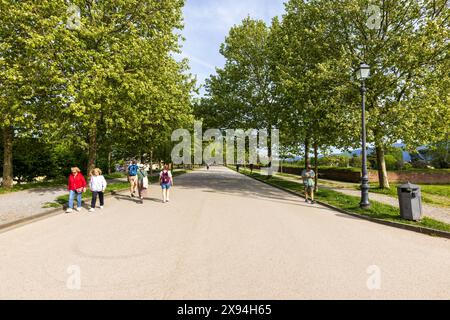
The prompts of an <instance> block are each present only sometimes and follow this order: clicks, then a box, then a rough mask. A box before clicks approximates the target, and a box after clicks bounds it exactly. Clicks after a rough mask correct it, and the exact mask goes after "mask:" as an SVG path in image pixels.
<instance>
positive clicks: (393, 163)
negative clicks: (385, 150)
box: [384, 154, 397, 171]
mask: <svg viewBox="0 0 450 320" xmlns="http://www.w3.org/2000/svg"><path fill="white" fill-rule="evenodd" d="M384 161H385V162H386V169H387V170H390V171H393V170H397V159H396V158H395V157H394V156H393V155H391V154H388V155H385V156H384Z"/></svg>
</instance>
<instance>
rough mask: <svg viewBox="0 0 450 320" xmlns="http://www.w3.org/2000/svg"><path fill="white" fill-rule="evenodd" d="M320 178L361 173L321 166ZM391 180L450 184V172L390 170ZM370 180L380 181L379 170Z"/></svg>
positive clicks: (291, 170) (295, 170)
mask: <svg viewBox="0 0 450 320" xmlns="http://www.w3.org/2000/svg"><path fill="white" fill-rule="evenodd" d="M254 168H255V169H259V166H255V167H254ZM280 171H282V172H283V173H288V174H296V175H301V174H302V171H303V168H299V167H283V168H280ZM319 178H321V179H328V180H335V181H343V182H354V183H359V182H361V173H360V172H357V171H353V170H351V169H349V170H346V169H345V168H338V169H333V168H322V169H320V168H319ZM388 179H389V182H391V183H394V184H397V183H406V182H411V183H417V184H450V172H446V171H437V172H420V171H389V172H388ZM369 181H370V182H374V183H378V182H379V180H378V172H377V171H376V170H370V171H369Z"/></svg>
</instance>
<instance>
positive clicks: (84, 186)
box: [81, 175, 86, 192]
mask: <svg viewBox="0 0 450 320" xmlns="http://www.w3.org/2000/svg"><path fill="white" fill-rule="evenodd" d="M81 184H82V186H83V192H86V179H85V178H84V176H83V175H82V176H81Z"/></svg>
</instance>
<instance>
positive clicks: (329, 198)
mask: <svg viewBox="0 0 450 320" xmlns="http://www.w3.org/2000/svg"><path fill="white" fill-rule="evenodd" d="M231 169H233V168H231ZM240 172H241V173H243V174H245V175H247V176H250V177H252V178H255V179H257V180H260V181H263V182H265V183H268V184H270V185H273V186H277V187H281V188H284V189H287V190H290V191H293V192H295V193H298V194H300V195H301V194H303V185H302V184H301V183H297V182H294V181H288V180H284V179H281V178H277V177H272V178H270V179H269V178H268V177H267V176H263V175H261V174H259V173H256V172H253V174H251V173H250V172H249V171H247V170H240ZM316 199H317V200H319V201H322V202H324V203H327V204H329V205H332V206H334V207H337V208H339V209H342V210H345V211H348V212H351V213H355V214H358V215H362V216H367V217H371V218H375V219H380V220H387V221H393V222H398V223H403V224H409V225H415V226H418V227H425V228H431V229H435V230H441V231H447V232H450V224H446V223H443V222H440V221H437V220H434V219H431V218H427V217H425V218H423V219H422V220H421V221H417V222H414V221H408V220H404V219H402V218H401V217H400V211H399V209H398V208H396V207H393V206H390V205H387V204H383V203H379V202H376V201H371V205H372V206H371V208H369V209H367V210H362V209H361V208H360V207H359V201H360V199H359V197H353V196H348V195H344V194H342V193H339V192H336V191H333V190H328V189H321V190H320V191H319V192H318V193H317V194H316Z"/></svg>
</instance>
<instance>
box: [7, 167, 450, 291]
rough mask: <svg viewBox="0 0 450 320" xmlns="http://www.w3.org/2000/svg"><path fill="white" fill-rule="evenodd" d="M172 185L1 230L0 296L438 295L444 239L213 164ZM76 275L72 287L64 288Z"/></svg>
mask: <svg viewBox="0 0 450 320" xmlns="http://www.w3.org/2000/svg"><path fill="white" fill-rule="evenodd" d="M175 183H176V187H175V188H174V189H173V194H172V197H171V198H172V199H171V200H172V202H170V203H168V204H163V203H161V201H160V200H159V199H160V190H159V188H158V187H157V186H155V185H152V187H151V189H150V195H151V197H150V199H147V201H146V202H145V203H144V204H139V203H136V202H134V201H133V200H132V199H130V198H127V197H124V196H117V197H116V198H114V199H109V200H108V202H107V207H106V208H105V210H103V211H101V212H100V211H97V212H96V213H94V214H88V213H86V212H83V213H73V214H68V215H58V216H55V217H52V218H49V219H46V220H42V221H38V222H36V223H33V224H29V225H26V226H24V227H21V228H17V229H14V230H11V231H8V232H5V233H1V234H0V298H31V299H36V298H44V299H45V298H62V299H81V298H88V299H102V298H104V299H117V298H124V299H135V298H138V299H314V298H323V299H338V298H339V299H345V298H354V299H383V298H387V299H418V298H424V299H431V298H437V299H450V241H449V240H446V239H441V238H433V237H429V236H426V235H422V234H417V233H414V232H409V231H405V230H400V229H396V228H391V227H387V226H383V225H379V224H375V223H371V222H368V221H365V220H361V219H357V218H353V217H349V216H346V215H343V214H341V213H337V212H334V211H332V210H329V209H326V208H324V207H321V206H319V205H315V206H310V205H307V204H305V203H304V202H303V201H302V200H301V199H300V198H298V197H295V196H293V195H290V194H288V193H285V192H283V191H281V190H278V189H275V188H272V187H270V186H267V185H265V184H263V183H261V182H258V181H255V180H252V179H250V178H248V177H245V176H242V175H239V174H237V173H235V172H233V171H231V170H228V169H225V168H219V167H213V168H212V169H211V170H210V171H209V172H206V171H195V172H193V173H190V174H187V175H184V176H181V177H179V178H177V179H176V180H175ZM370 266H376V267H375V268H374V269H371V268H370ZM78 268H79V269H78ZM368 270H369V271H372V272H374V271H375V274H373V275H372V278H371V279H372V280H374V279H375V277H376V276H377V272H378V271H380V273H379V275H380V278H379V279H380V285H381V289H380V290H369V289H368V287H367V281H368V279H369V277H370V275H369V274H368V273H367V271H368ZM78 271H80V275H81V277H80V279H81V287H80V289H79V290H71V289H68V287H67V284H69V287H71V286H70V285H72V286H75V287H76V284H77V282H76V281H74V279H75V280H76V275H77V272H78ZM68 272H69V273H68ZM375 280H376V279H375ZM369 282H370V281H369ZM371 283H373V284H375V285H376V283H377V281H375V282H371ZM71 288H73V287H71Z"/></svg>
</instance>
